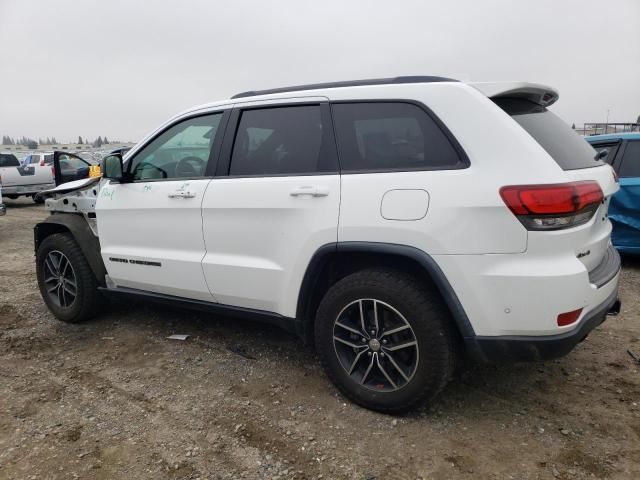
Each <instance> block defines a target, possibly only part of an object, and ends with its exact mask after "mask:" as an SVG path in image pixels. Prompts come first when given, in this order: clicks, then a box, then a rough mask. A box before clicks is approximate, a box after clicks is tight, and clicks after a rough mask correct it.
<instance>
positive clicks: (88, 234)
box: [33, 213, 107, 287]
mask: <svg viewBox="0 0 640 480" xmlns="http://www.w3.org/2000/svg"><path fill="white" fill-rule="evenodd" d="M56 233H68V234H70V235H71V236H72V237H73V238H74V240H75V241H76V242H77V243H78V245H79V246H80V249H81V250H82V254H83V255H84V256H85V258H86V259H87V262H88V263H89V266H90V267H91V271H92V272H93V274H94V275H95V277H96V279H97V281H98V285H99V286H101V287H103V286H105V275H106V274H107V270H106V268H105V266H104V262H103V261H102V257H101V256H100V242H99V241H98V237H96V236H95V235H94V233H93V231H92V230H91V227H90V226H89V224H88V223H87V221H86V220H85V218H84V217H83V216H82V215H80V214H76V213H58V214H53V215H51V216H50V217H49V218H47V219H46V220H45V221H44V222H40V223H38V224H36V226H35V227H34V229H33V243H34V247H35V252H36V254H37V252H38V248H39V247H40V245H41V244H42V242H43V241H44V240H45V239H46V238H47V237H49V236H51V235H53V234H56Z"/></svg>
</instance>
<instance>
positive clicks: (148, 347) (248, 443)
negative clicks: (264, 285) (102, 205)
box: [0, 200, 640, 480]
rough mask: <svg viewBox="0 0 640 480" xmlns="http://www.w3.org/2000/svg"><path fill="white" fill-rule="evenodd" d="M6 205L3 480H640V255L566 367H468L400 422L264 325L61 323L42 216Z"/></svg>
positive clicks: (131, 312) (1, 227) (144, 315)
mask: <svg viewBox="0 0 640 480" xmlns="http://www.w3.org/2000/svg"><path fill="white" fill-rule="evenodd" d="M6 203H7V205H8V207H9V208H8V214H7V216H6V217H0V251H1V252H2V253H1V254H0V255H1V256H0V260H1V261H0V478H6V479H22V478H26V479H31V478H34V479H35V478H38V479H49V478H64V479H69V478H89V479H94V478H95V479H111V478H127V479H159V478H168V479H196V478H201V479H218V478H220V479H222V478H234V479H235V478H251V479H254V478H255V479H262V478H271V479H278V478H279V479H291V478H299V479H303V478H304V479H311V478H314V479H315V478H324V479H370V480H371V479H382V478H399V479H416V478H424V479H427V478H435V479H440V478H483V479H494V478H495V479H503V478H504V479H509V478H513V479H529V478H531V479H533V478H541V479H545V478H548V479H553V478H560V479H570V478H571V479H572V478H612V479H623V478H624V479H631V478H640V444H639V442H640V379H639V376H638V374H639V373H640V365H638V364H636V363H635V362H634V361H633V359H632V358H631V357H630V356H629V355H628V353H627V349H632V350H634V351H636V352H638V353H640V326H639V324H638V320H640V295H639V293H640V260H634V259H631V258H629V259H625V266H624V272H623V280H622V287H621V298H622V302H623V311H622V313H621V315H619V316H618V317H616V318H611V319H609V320H608V321H607V322H606V323H605V324H604V325H603V326H601V327H600V328H598V329H597V330H596V331H595V332H593V333H592V335H591V336H590V337H589V338H588V339H587V341H585V342H584V343H582V344H581V345H579V346H578V347H577V348H576V349H575V351H574V352H572V353H571V354H570V355H569V356H567V357H566V358H563V359H561V360H557V361H553V362H548V363H538V364H519V365H503V366H498V367H495V366H468V367H467V368H466V369H464V371H463V372H462V373H460V374H459V375H458V376H457V378H456V379H455V380H454V381H453V382H452V383H451V384H450V385H449V387H448V388H447V389H446V390H445V392H444V393H443V395H442V396H441V397H440V399H439V401H438V402H437V403H436V404H435V405H433V406H432V407H430V408H425V409H422V410H419V411H417V412H414V413H412V414H410V415H407V416H403V417H391V416H386V415H381V414H377V413H374V412H370V411H367V410H364V409H362V408H359V407H357V406H354V405H352V404H350V403H348V402H347V401H346V400H345V399H344V398H343V397H341V396H340V395H339V394H338V393H337V392H336V390H335V389H334V388H333V386H332V385H331V384H330V383H329V382H328V381H327V379H326V378H325V376H324V375H323V373H322V371H321V370H320V368H319V366H318V363H317V360H316V358H315V356H314V354H313V352H311V351H310V350H309V349H308V348H306V347H304V346H303V345H302V344H301V343H300V342H299V341H298V340H297V339H296V338H295V337H293V336H291V335H289V334H287V333H284V332H282V331H279V330H277V329H275V328H273V327H270V326H266V325H262V324H256V323H250V322H241V321H238V320H230V319H224V318H215V317H211V316H209V315H205V314H202V313H194V312H191V311H185V310H178V309H168V308H166V307H160V306H153V305H145V304H142V303H140V304H138V303H136V304H131V303H118V304H116V305H113V306H112V307H111V309H110V310H109V311H105V312H104V314H103V315H101V316H100V317H99V318H96V319H95V320H93V321H91V322H88V323H85V324H82V325H66V324H64V323H61V322H58V321H56V320H55V319H54V318H53V316H52V315H51V314H50V313H49V312H48V311H47V309H46V308H45V306H44V304H43V303H42V301H41V299H40V295H39V293H38V289H37V285H36V279H35V274H34V263H33V247H32V245H33V241H32V227H33V224H34V223H35V222H37V221H38V220H40V219H42V218H44V217H45V216H46V212H45V211H44V209H43V208H42V207H40V206H36V205H34V204H33V203H31V202H30V201H28V200H19V201H11V200H6ZM174 333H184V334H189V335H190V337H189V338H188V340H186V341H175V340H168V339H167V338H166V337H167V336H168V335H171V334H174Z"/></svg>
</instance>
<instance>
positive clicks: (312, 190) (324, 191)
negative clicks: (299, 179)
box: [289, 185, 329, 197]
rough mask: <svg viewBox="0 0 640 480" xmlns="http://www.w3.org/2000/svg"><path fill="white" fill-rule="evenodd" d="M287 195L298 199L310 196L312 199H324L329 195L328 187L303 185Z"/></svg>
mask: <svg viewBox="0 0 640 480" xmlns="http://www.w3.org/2000/svg"><path fill="white" fill-rule="evenodd" d="M289 195H291V196H292V197H300V196H302V195H310V196H312V197H326V196H328V195H329V188H328V187H319V186H317V185H305V186H302V187H296V188H294V189H293V190H291V192H289Z"/></svg>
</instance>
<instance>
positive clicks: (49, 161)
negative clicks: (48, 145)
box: [44, 153, 53, 165]
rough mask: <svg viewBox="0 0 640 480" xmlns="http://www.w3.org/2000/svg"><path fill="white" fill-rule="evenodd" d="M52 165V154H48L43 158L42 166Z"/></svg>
mask: <svg viewBox="0 0 640 480" xmlns="http://www.w3.org/2000/svg"><path fill="white" fill-rule="evenodd" d="M52 163H53V154H52V153H48V154H46V155H45V156H44V164H45V165H51V164H52Z"/></svg>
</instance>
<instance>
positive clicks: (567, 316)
mask: <svg viewBox="0 0 640 480" xmlns="http://www.w3.org/2000/svg"><path fill="white" fill-rule="evenodd" d="M581 313H582V309H581V308H579V309H578V310H573V311H571V312H566V313H561V314H560V315H558V326H559V327H565V326H567V325H571V324H572V323H574V322H575V321H577V320H578V318H579V317H580V314H581Z"/></svg>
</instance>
